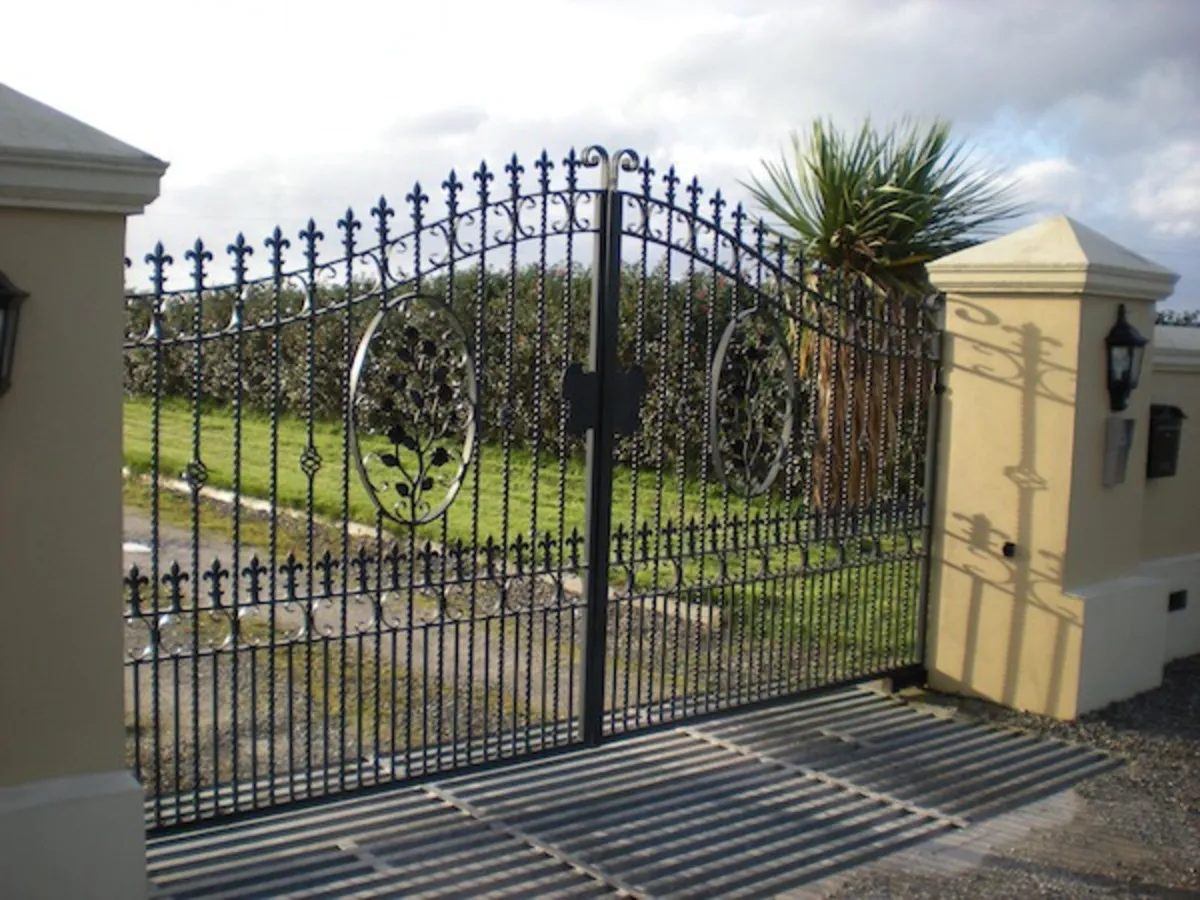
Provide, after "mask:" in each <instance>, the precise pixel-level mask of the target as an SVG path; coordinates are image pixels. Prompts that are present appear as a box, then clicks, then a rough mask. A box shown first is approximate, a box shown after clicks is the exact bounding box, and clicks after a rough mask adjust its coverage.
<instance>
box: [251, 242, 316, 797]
mask: <svg viewBox="0 0 1200 900" xmlns="http://www.w3.org/2000/svg"><path fill="white" fill-rule="evenodd" d="M265 246H266V247H268V248H269V249H270V251H271V276H272V277H271V286H272V290H271V298H272V321H271V407H270V416H269V417H268V425H267V428H268V431H269V432H270V443H271V447H270V466H271V474H270V478H271V484H270V488H269V491H270V501H271V513H270V516H269V518H268V520H267V548H268V550H267V553H268V555H267V619H268V623H267V626H268V629H269V631H268V635H267V647H266V654H267V666H268V668H269V669H270V670H271V671H272V672H274V669H275V665H276V660H275V654H276V653H277V652H278V649H277V644H276V618H277V614H276V605H277V602H276V601H277V599H278V593H277V591H278V589H279V513H278V509H279V412H280V406H281V405H282V399H283V398H282V394H283V384H282V377H283V376H282V360H283V349H282V345H283V334H282V331H283V251H284V250H285V249H287V248H288V247H289V246H291V241H289V240H288V239H287V238H285V237H284V236H283V231H282V230H281V229H280V228H279V226H276V227H275V231H274V233H273V234H272V235H271V237H269V238H267V239H266V241H265ZM287 652H288V671H289V672H290V671H291V668H292V667H291V662H292V659H291V655H292V645H291V643H290V642H289V644H288V650H287ZM268 682H269V685H270V687H269V688H268V690H269V695H268V697H267V718H268V722H267V729H268V745H267V746H268V750H267V753H268V754H269V757H270V762H269V768H268V772H271V771H274V768H275V765H274V762H275V750H274V747H275V741H274V728H275V725H274V723H275V691H274V689H273V688H274V683H275V682H274V676H273V675H272V676H270V677H269V678H268ZM250 721H251V734H252V735H254V739H253V741H252V745H253V749H252V750H251V756H250V783H251V784H252V785H254V787H253V789H252V790H253V793H254V805H255V806H257V805H258V734H259V727H258V645H257V643H256V644H253V645H251V648H250ZM311 734H312V732H311V729H310V730H309V738H308V742H309V743H308V757H307V758H308V759H309V761H310V762H311V760H312V737H311ZM306 768H307V767H306ZM270 785H271V788H270V797H271V801H272V802H274V798H275V782H274V778H271V780H270ZM310 787H311V785H310Z"/></svg>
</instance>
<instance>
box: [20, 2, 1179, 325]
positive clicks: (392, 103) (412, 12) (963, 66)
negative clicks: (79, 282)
mask: <svg viewBox="0 0 1200 900" xmlns="http://www.w3.org/2000/svg"><path fill="white" fill-rule="evenodd" d="M53 6H54V5H53V4H25V5H24V6H21V7H20V8H19V9H14V10H13V13H12V16H10V18H12V21H11V22H9V23H6V24H9V25H10V26H11V29H12V30H13V31H14V33H16V32H19V33H22V34H26V35H29V36H37V35H45V36H46V37H45V38H44V39H42V40H41V41H40V42H39V40H38V39H37V38H36V37H31V39H30V40H28V41H22V42H18V43H17V44H15V45H14V46H13V47H10V48H8V50H7V52H6V54H5V58H4V59H3V60H0V78H3V79H4V80H5V81H6V82H8V83H11V84H12V85H13V86H14V87H16V88H17V89H18V90H23V91H26V92H27V93H30V94H32V95H34V96H37V97H39V99H43V100H45V101H47V102H50V103H53V104H54V105H57V106H59V107H60V108H62V109H64V110H65V111H67V112H69V113H71V114H73V115H76V116H78V117H80V118H82V119H84V120H85V121H89V122H92V123H94V124H96V125H97V126H98V127H101V128H104V129H105V130H108V131H110V132H112V133H113V134H115V135H116V136H117V137H120V138H122V139H123V140H127V141H129V142H131V143H133V144H135V145H137V146H141V147H144V148H145V149H147V150H148V151H150V152H153V153H156V154H157V155H160V156H162V157H164V158H166V159H168V160H169V161H170V162H171V163H172V166H171V169H170V171H169V172H168V175H167V177H166V179H165V180H164V184H163V194H162V197H161V199H160V200H159V201H158V202H156V203H155V204H154V205H153V206H152V207H151V208H150V210H149V211H148V213H147V214H146V215H145V216H144V217H141V218H140V219H138V220H135V221H134V222H133V223H132V224H131V227H130V229H129V247H130V253H131V255H132V256H134V257H135V258H140V256H141V255H142V254H143V253H144V252H145V250H146V249H147V248H148V247H149V246H150V245H151V244H152V243H153V241H154V240H156V239H158V238H160V237H161V238H162V239H163V240H164V242H165V243H167V244H168V245H170V246H173V247H174V248H177V250H180V252H181V248H182V247H184V246H187V245H190V243H191V242H192V240H194V239H195V237H196V236H197V234H199V235H202V236H203V237H204V238H205V240H206V241H209V242H211V243H212V244H213V245H214V246H218V245H219V246H221V247H222V248H223V246H224V244H225V243H228V242H229V241H230V240H231V239H232V238H233V237H234V236H235V235H236V234H237V233H238V232H239V231H244V232H246V235H247V238H250V236H251V235H252V234H256V235H257V237H256V238H255V240H257V241H259V242H261V237H263V236H265V235H266V234H267V233H269V231H270V229H271V228H273V227H274V226H275V224H276V223H278V224H279V225H280V226H281V227H282V228H283V229H284V230H285V231H286V232H289V233H294V232H296V231H298V230H299V228H300V227H302V226H303V224H304V223H305V222H306V221H307V220H308V218H309V217H310V216H312V217H313V218H315V219H316V220H317V221H318V223H324V224H326V225H328V226H330V227H331V226H332V225H333V223H335V222H336V220H337V217H338V216H339V215H340V214H341V213H343V212H344V211H345V209H346V207H347V206H353V207H354V208H355V209H356V210H363V211H365V210H369V208H370V206H371V205H372V204H373V203H374V202H375V201H376V200H378V198H379V195H380V194H381V193H382V194H386V195H387V196H388V197H389V198H390V199H392V200H393V201H396V202H400V201H402V200H403V197H404V195H405V194H406V193H407V192H408V191H409V190H410V189H411V187H412V185H413V183H414V182H415V181H418V180H419V181H420V182H421V184H422V185H423V187H424V188H425V190H426V192H427V193H429V194H431V195H432V196H434V198H435V202H436V198H437V196H438V194H439V193H440V186H441V184H442V182H443V180H444V179H445V177H446V174H447V173H448V171H449V170H450V169H451V168H454V169H456V170H457V171H458V174H459V176H460V178H463V180H467V179H466V178H465V177H464V173H467V174H468V175H469V173H470V171H472V170H473V169H474V168H475V167H476V166H477V165H478V164H479V161H480V159H483V158H486V159H487V160H488V162H489V164H490V165H492V166H493V167H496V168H501V167H502V166H503V164H504V163H505V162H506V161H507V160H508V159H510V157H511V155H512V153H513V152H514V151H516V152H517V153H518V154H519V155H520V156H521V158H522V159H523V160H525V161H526V164H527V165H528V164H530V163H532V161H533V159H534V158H536V156H537V154H538V153H540V152H541V150H542V149H543V148H545V149H546V150H547V151H549V152H550V153H551V155H552V156H554V157H556V158H561V156H562V155H563V154H565V153H566V151H567V150H568V149H569V148H570V147H572V146H574V147H583V146H584V145H586V144H589V143H593V142H596V143H602V144H605V145H608V146H610V147H619V146H634V147H636V148H637V149H638V150H639V151H641V152H642V153H643V154H647V155H649V156H650V157H651V159H652V160H653V161H654V164H655V167H656V168H657V169H659V170H660V174H661V172H662V171H663V170H665V168H666V167H667V166H668V165H669V164H671V163H674V164H676V165H677V166H678V167H679V169H680V172H681V174H683V175H684V176H685V177H688V178H690V177H691V176H692V175H696V176H698V177H699V179H700V181H701V183H702V184H703V185H704V186H705V188H706V193H705V198H706V199H707V198H710V197H711V196H712V193H713V192H714V191H715V190H716V188H718V187H720V188H721V189H722V190H723V191H724V193H725V194H726V195H728V196H729V197H730V198H731V199H733V200H735V201H736V200H738V199H744V191H743V190H742V189H741V188H740V185H739V182H741V181H743V180H745V179H746V178H748V177H749V175H750V174H751V173H752V172H753V171H755V170H756V169H757V167H758V163H759V160H761V159H763V158H774V157H776V155H777V154H778V152H779V150H780V149H781V148H782V147H783V146H784V145H785V143H786V139H787V134H788V132H789V131H790V130H791V129H794V128H797V127H803V126H804V125H805V124H806V123H807V122H808V121H810V120H811V119H812V118H814V117H817V116H821V117H832V118H833V119H834V120H835V121H837V122H839V123H842V124H846V125H850V126H853V125H854V124H856V123H857V122H858V121H859V119H860V118H861V117H862V116H863V115H867V114H870V115H872V116H873V117H874V118H875V119H876V120H879V121H887V120H894V119H895V118H898V117H899V116H901V115H903V114H915V115H918V116H934V115H936V116H943V117H948V118H950V119H951V120H952V121H953V122H954V123H955V125H956V129H957V131H958V133H959V134H961V135H962V136H964V137H966V138H968V139H969V140H971V141H973V142H974V143H976V145H977V146H978V147H979V148H980V149H981V150H982V151H983V152H984V153H985V156H986V158H987V159H988V161H989V162H991V163H993V164H999V165H1001V166H1003V167H1005V168H1007V169H1008V170H1009V171H1012V172H1013V173H1014V174H1015V175H1016V176H1017V177H1018V178H1019V180H1020V182H1021V185H1022V187H1021V190H1022V192H1023V194H1024V195H1025V196H1026V197H1028V198H1030V199H1031V200H1032V201H1033V202H1034V205H1035V207H1036V208H1037V209H1038V210H1045V211H1067V212H1070V213H1072V214H1073V215H1075V216H1076V217H1078V218H1080V219H1082V220H1083V221H1085V222H1088V223H1089V224H1091V225H1093V226H1094V227H1097V228H1100V229H1101V230H1107V231H1109V232H1110V233H1111V235H1112V236H1113V237H1114V239H1118V240H1121V241H1123V242H1125V243H1128V244H1130V245H1131V246H1132V248H1133V249H1135V250H1138V251H1139V252H1143V253H1146V254H1147V255H1149V256H1151V257H1152V258H1156V259H1161V260H1162V261H1163V262H1165V263H1166V264H1168V265H1171V266H1173V267H1175V268H1178V269H1180V270H1181V271H1182V272H1183V274H1184V278H1183V281H1182V282H1181V287H1180V290H1181V292H1182V293H1184V294H1188V293H1191V292H1192V291H1196V292H1197V296H1196V300H1197V303H1200V254H1197V253H1196V248H1195V237H1196V227H1197V225H1196V221H1195V220H1196V212H1195V206H1196V201H1195V193H1194V190H1195V179H1196V174H1195V172H1196V169H1195V165H1194V159H1195V157H1194V155H1189V154H1194V152H1195V148H1196V147H1197V146H1198V145H1200V52H1198V51H1197V49H1196V48H1197V47H1200V2H1197V0H1138V2H1137V3H1130V2H1128V0H1055V2H1053V3H1047V2H1045V0H1005V2H1003V3H984V2H966V0H903V2H902V0H836V2H835V0H511V2H509V3H505V4H497V3H493V2H488V0H456V2H454V3H452V4H432V3H416V2H396V0H338V2H337V3H332V2H329V0H304V2H298V0H289V2H285V0H260V2H256V3H252V4H246V3H240V2H235V0H212V2H211V3H209V4H208V5H206V6H205V14H204V15H203V16H197V15H194V13H193V11H192V10H190V9H189V8H185V7H176V6H173V5H170V4H162V3H159V2H155V0H113V2H112V3H110V4H107V5H105V6H104V10H103V14H101V13H99V12H97V11H96V10H93V9H91V8H90V7H87V8H84V7H80V8H79V10H78V11H77V12H78V15H77V16H76V17H75V19H74V20H73V21H74V27H73V28H72V29H68V30H67V31H63V30H62V29H61V28H60V27H59V25H60V23H59V22H58V21H57V17H58V16H59V13H57V12H56V11H55V10H54V9H53ZM14 17H15V18H14ZM113 47H124V48H126V49H127V50H128V52H124V53H118V54H115V55H114V53H113V52H112V48H113ZM49 54H53V55H54V57H55V58H69V59H71V60H72V63H73V65H72V66H70V67H64V66H46V65H45V64H44V59H45V58H47V56H48V55H49ZM80 71H85V72H87V73H88V75H87V77H86V78H80V77H78V74H77V73H78V72H80ZM17 76H19V77H17ZM1189 148H1190V149H1189ZM177 255H179V254H178V253H177ZM1193 283H1195V284H1196V285H1197V287H1196V288H1191V285H1192V284H1193Z"/></svg>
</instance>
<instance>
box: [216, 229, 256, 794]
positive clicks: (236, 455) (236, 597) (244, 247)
mask: <svg viewBox="0 0 1200 900" xmlns="http://www.w3.org/2000/svg"><path fill="white" fill-rule="evenodd" d="M227 252H228V253H231V254H232V255H233V257H234V276H235V278H234V290H235V292H236V293H235V296H234V298H233V302H234V310H235V318H234V320H233V322H232V323H231V324H232V325H233V328H234V341H235V344H234V394H233V411H234V420H233V548H232V549H233V564H232V566H231V567H230V578H229V580H230V591H231V592H232V596H233V613H232V618H231V619H230V630H231V633H232V638H233V640H232V641H231V647H230V650H231V654H232V663H233V670H232V672H231V673H230V687H229V697H230V707H231V708H230V732H229V733H230V744H231V746H230V755H231V757H232V760H231V761H232V763H233V766H232V779H231V780H232V785H233V809H234V810H236V809H237V808H238V806H239V804H238V791H239V788H240V786H241V785H240V784H239V782H240V781H241V779H240V777H239V774H240V770H239V765H238V734H239V725H240V722H239V717H238V694H239V691H238V686H239V679H238V669H239V667H240V665H241V660H242V656H241V653H240V647H239V646H238V645H239V644H240V642H241V641H240V635H241V628H240V626H241V606H240V602H241V584H242V576H241V572H242V565H241V552H242V551H241V534H242V532H241V528H242V381H243V377H244V372H245V359H244V356H245V331H244V328H245V322H244V317H245V313H246V308H245V290H246V257H247V256H249V255H250V254H252V253H253V252H254V248H253V247H251V246H249V245H248V244H247V243H246V238H245V236H244V235H241V234H239V235H238V236H237V241H236V242H235V243H233V244H231V245H230V246H229V247H228V248H227ZM216 783H217V784H220V778H219V777H218V779H217V782H216Z"/></svg>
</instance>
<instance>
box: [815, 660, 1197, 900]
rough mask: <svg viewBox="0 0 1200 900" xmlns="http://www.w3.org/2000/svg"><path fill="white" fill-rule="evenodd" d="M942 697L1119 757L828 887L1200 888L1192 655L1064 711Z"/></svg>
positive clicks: (1167, 892)
mask: <svg viewBox="0 0 1200 900" xmlns="http://www.w3.org/2000/svg"><path fill="white" fill-rule="evenodd" d="M911 700H912V701H913V702H914V703H917V704H928V705H934V706H941V707H946V708H948V709H947V711H953V712H955V714H957V715H964V716H970V717H975V718H978V719H982V720H984V721H987V722H991V723H994V724H998V725H1003V726H1009V727H1014V728H1020V729H1024V730H1028V731H1031V732H1035V733H1038V734H1043V735H1046V736H1049V737H1054V738H1060V739H1063V740H1069V741H1077V742H1082V743H1086V744H1090V745H1092V746H1094V747H1097V748H1099V749H1102V750H1105V751H1108V752H1110V753H1113V754H1115V755H1117V756H1120V757H1121V758H1123V759H1124V760H1125V765H1124V766H1122V767H1120V768H1118V769H1116V770H1114V771H1112V772H1109V773H1106V774H1104V775H1100V776H1098V777H1096V778H1093V779H1090V780H1088V781H1086V782H1084V783H1083V784H1081V785H1080V786H1079V787H1078V788H1076V789H1075V790H1073V791H1072V792H1070V793H1069V794H1066V795H1062V796H1060V797H1058V798H1054V799H1053V800H1052V801H1048V802H1044V803H1041V804H1038V805H1037V807H1036V808H1033V809H1029V810H1027V811H1025V812H1024V813H1022V814H1019V816H1017V817H1014V818H1013V819H1011V820H1010V821H1009V822H1002V823H997V824H996V826H995V827H993V828H990V829H989V828H987V827H986V826H980V827H978V828H972V829H970V831H971V832H974V834H972V835H970V836H968V835H966V834H964V838H968V839H967V840H965V841H963V842H961V843H960V844H958V845H957V846H942V847H926V848H919V849H917V850H915V851H910V852H908V853H905V854H901V855H899V856H897V857H893V858H890V859H888V860H885V861H884V862H881V863H880V864H878V865H877V866H875V867H873V868H872V869H870V870H868V871H866V872H862V873H860V874H858V875H856V876H855V877H853V878H850V879H847V880H845V881H843V882H842V883H841V884H840V885H839V886H838V888H837V889H835V890H834V891H833V892H832V893H831V894H829V895H828V896H832V897H837V898H847V900H848V898H856V900H859V898H861V900H866V898H881V900H882V898H889V900H906V898H992V897H997V898H1009V897H1011V898H1032V897H1062V898H1076V897H1120V898H1132V897H1138V898H1143V897H1144V898H1200V656H1193V657H1191V658H1189V659H1185V660H1179V661H1177V662H1175V663H1172V664H1171V665H1170V666H1168V667H1167V670H1166V673H1165V677H1164V681H1163V685H1162V687H1161V688H1159V689H1158V690H1155V691H1151V692H1149V693H1147V694H1143V695H1142V696H1139V697H1135V698H1133V699H1131V700H1128V701H1125V702H1123V703H1118V704H1114V705H1112V706H1110V707H1108V708H1107V709H1104V710H1102V711H1099V712H1096V713H1091V714H1089V715H1087V716H1084V717H1082V718H1081V719H1080V720H1078V721H1076V722H1072V723H1064V722H1057V721H1054V720H1051V719H1047V718H1043V717H1041V716H1033V715H1029V714H1024V713H1017V712H1013V711H1011V710H1006V709H1003V708H1001V707H997V706H993V705H991V704H986V703H981V702H977V701H967V700H960V699H956V698H950V697H945V696H940V695H935V694H930V693H928V692H917V693H914V694H913V695H912V696H911Z"/></svg>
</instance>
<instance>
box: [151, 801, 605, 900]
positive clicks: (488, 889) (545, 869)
mask: <svg viewBox="0 0 1200 900" xmlns="http://www.w3.org/2000/svg"><path fill="white" fill-rule="evenodd" d="M147 856H148V869H149V876H150V881H151V891H152V892H151V897H152V898H156V900H195V898H201V897H203V898H206V900H208V898H230V900H232V898H238V900H249V898H256V900H257V898H262V900H267V898H270V900H277V898H284V897H287V898H294V900H300V898H318V897H320V898H334V897H336V898H348V897H363V898H365V897H371V898H382V897H404V898H414V897H447V896H457V897H484V896H487V897H497V898H504V897H512V898H527V897H530V896H538V897H561V898H588V897H611V896H614V894H615V892H614V891H613V889H612V888H611V887H609V886H607V885H605V884H604V883H603V882H601V881H597V880H596V879H594V878H591V877H589V876H588V875H586V874H584V873H582V872H580V871H579V870H578V869H576V868H574V867H572V866H570V865H568V864H565V863H563V862H562V861H560V860H559V859H556V858H554V857H553V856H550V855H547V854H545V853H543V852H540V851H538V850H537V849H535V848H534V847H531V846H530V845H529V844H528V843H525V842H523V841H521V840H519V839H517V838H514V837H511V836H509V835H507V834H505V833H504V832H503V831H501V830H499V829H497V828H495V827H494V826H492V825H490V824H489V823H486V822H481V821H478V820H474V819H471V818H469V817H467V816H465V815H463V814H462V813H461V812H460V811H458V810H457V809H455V808H453V807H451V806H447V805H446V804H445V803H443V802H441V801H440V800H438V799H437V798H435V797H433V796H431V795H429V794H428V793H426V792H424V791H421V790H419V789H413V788H407V789H399V790H395V791H388V792H383V793H379V794H375V795H372V796H369V797H359V798H352V799H338V800H333V801H330V802H327V803H322V804H319V805H316V806H313V807H309V808H307V809H304V810H292V811H280V812H272V813H270V814H269V815H267V816H264V817H263V818H259V819H254V820H245V821H243V822H241V823H237V822H231V823H223V824H220V825H214V826H212V827H210V828H206V829H203V830H199V831H194V832H188V833H185V834H181V835H179V836H178V837H175V838H156V839H152V840H151V841H150V843H149V847H148V853H147ZM531 892H532V893H531Z"/></svg>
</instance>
